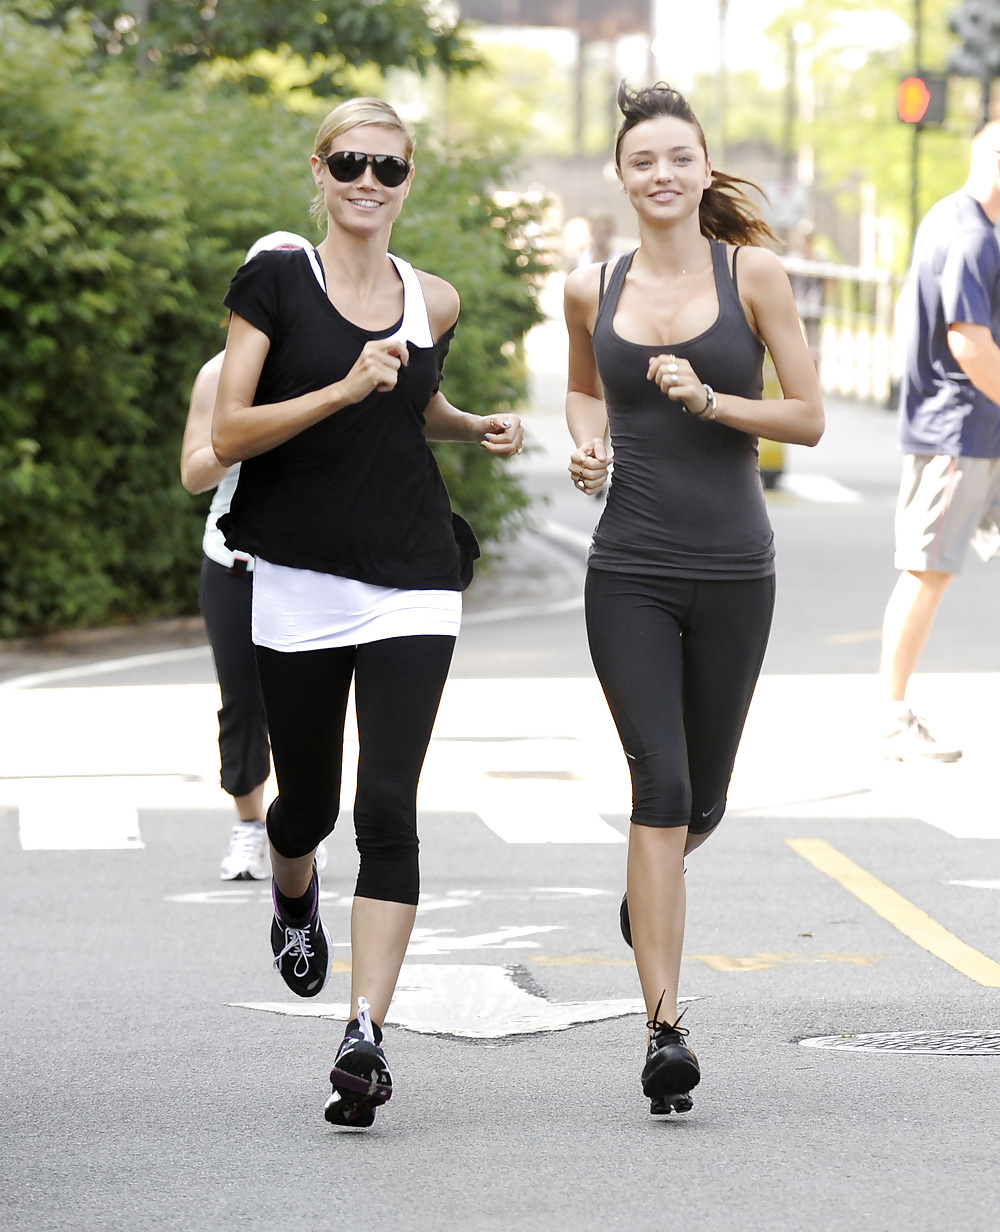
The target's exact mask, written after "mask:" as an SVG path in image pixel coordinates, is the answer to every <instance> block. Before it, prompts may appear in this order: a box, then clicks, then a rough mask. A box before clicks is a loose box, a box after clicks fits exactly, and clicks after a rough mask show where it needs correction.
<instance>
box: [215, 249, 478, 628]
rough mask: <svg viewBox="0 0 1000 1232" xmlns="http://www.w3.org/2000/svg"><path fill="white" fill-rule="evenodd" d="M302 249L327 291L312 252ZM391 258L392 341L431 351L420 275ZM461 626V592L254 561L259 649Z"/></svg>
mask: <svg viewBox="0 0 1000 1232" xmlns="http://www.w3.org/2000/svg"><path fill="white" fill-rule="evenodd" d="M305 251H306V256H307V257H308V258H309V262H310V264H311V265H312V268H313V273H314V274H315V275H316V279H317V281H318V282H319V285H320V286H321V287H322V288H323V289H324V291H325V290H326V283H325V281H324V279H323V269H322V266H321V265H320V263H319V261H318V259H317V257H316V252H315V249H312V248H307V249H306V250H305ZM389 257H390V259H391V261H392V263H393V264H394V265H395V267H396V270H397V272H398V273H399V277H400V280H401V281H402V283H403V321H402V324H401V325H400V327H399V329H398V330H397V331H396V333H394V334H393V335H392V337H393V338H402V339H403V341H404V342H412V343H413V345H414V346H419V347H430V346H433V345H434V335H433V334H432V333H431V323H430V319H429V318H428V316H427V304H426V303H425V301H424V294H423V290H422V289H421V286H420V280H419V279H418V278H417V274H416V271H415V270H414V268H413V266H412V265H409V264H408V263H407V262H406V261H401V260H400V259H399V258H398V257H394V256H393V255H392V253H390V254H389ZM234 469H235V468H234ZM228 477H229V476H228V475H227V476H226V478H227V479H228ZM223 482H225V480H223ZM219 486H220V488H221V486H222V485H221V484H220V485H219ZM213 506H214V502H213ZM461 623H462V593H461V591H458V590H403V589H400V588H399V587H395V586H373V585H372V584H371V583H370V582H359V581H357V580H356V579H354V578H345V577H339V576H338V575H337V574H335V573H318V572H315V571H314V570H312V569H293V568H291V567H290V566H288V565H275V564H272V563H271V562H270V561H267V560H262V559H261V558H260V557H258V559H257V566H256V569H255V571H254V583H253V624H252V637H253V642H254V645H255V646H265V647H267V648H268V649H270V650H284V651H298V650H327V649H331V648H333V647H336V646H359V645H362V644H363V643H365V642H381V641H384V640H385V639H386V638H390V637H421V636H428V635H429V636H443V637H456V636H457V635H458V631H459V628H460V626H461Z"/></svg>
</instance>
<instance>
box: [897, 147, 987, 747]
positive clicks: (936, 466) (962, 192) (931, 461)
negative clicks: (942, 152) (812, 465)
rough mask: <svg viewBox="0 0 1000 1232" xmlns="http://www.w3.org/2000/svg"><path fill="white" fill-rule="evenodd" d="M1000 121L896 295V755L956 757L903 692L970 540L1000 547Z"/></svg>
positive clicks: (921, 235) (919, 246)
mask: <svg viewBox="0 0 1000 1232" xmlns="http://www.w3.org/2000/svg"><path fill="white" fill-rule="evenodd" d="M998 219H1000V124H997V123H992V124H988V125H986V127H985V128H983V129H982V130H981V131H980V132H979V133H978V134H977V136H976V137H975V138H974V140H973V142H972V157H971V163H970V168H969V176H968V179H967V180H966V182H965V185H964V187H962V188H960V189H959V190H958V191H957V192H954V193H952V194H951V195H950V196H947V197H945V198H943V199H942V200H941V201H938V202H937V204H936V205H934V206H932V207H931V209H930V210H929V211H928V212H927V215H926V216H925V218H924V220H923V222H922V223H921V224H920V226H919V228H918V229H917V235H916V240H915V241H914V245H913V257H912V260H911V262H910V270H909V274H908V276H907V286H906V288H905V290H904V293H903V296H902V297H901V300H900V305H901V306H900V324H901V325H902V328H903V331H904V337H905V339H906V363H905V367H904V371H903V377H902V381H901V384H900V393H899V440H900V445H901V447H902V449H903V452H904V455H905V456H904V459H903V476H902V480H901V482H900V488H899V500H898V503H897V505H896V557H895V564H896V568H897V569H899V570H900V574H899V577H898V579H897V581H896V585H895V588H894V589H893V592H892V595H891V596H890V598H889V602H888V605H887V607H886V610H885V620H884V622H883V626H882V660H881V667H880V675H881V679H882V682H883V687H884V690H885V697H886V707H887V713H886V727H885V736H884V745H883V751H884V754H885V756H886V757H887V758H888V759H890V760H893V761H907V760H910V759H917V760H920V759H924V760H928V761H937V762H954V761H957V760H958V759H959V758H960V757H961V756H962V750H961V748H960V747H958V746H957V745H955V744H952V743H948V742H946V741H942V740H939V739H938V738H937V737H936V736H935V735H934V734H933V733H932V731H931V729H930V727H929V725H928V723H927V720H926V719H924V718H923V717H922V716H920V715H919V714H917V713H916V712H915V711H914V710H913V709H912V708H911V707H910V705H909V703H908V702H907V699H906V694H907V688H908V685H909V682H910V677H911V676H912V674H913V672H914V671H915V670H916V666H917V663H918V661H919V659H920V654H921V652H922V650H923V648H924V645H925V644H926V642H927V638H928V636H929V634H930V631H931V626H932V625H933V623H934V616H935V613H936V612H937V609H938V604H939V603H940V602H941V599H942V597H943V596H944V593H945V591H946V590H947V589H948V587H949V585H950V584H951V580H952V578H953V577H954V576H955V574H956V573H958V572H959V571H960V570H961V568H962V564H963V562H964V559H965V555H966V552H967V550H968V547H969V545H970V543H971V545H972V547H973V548H974V549H975V551H976V552H977V554H978V555H979V556H980V557H981V558H982V559H983V560H990V559H991V558H992V557H994V556H996V555H997V554H998V553H1000V347H998V345H997V340H998V338H1000V246H998V244H997V237H996V233H995V231H994V225H995V224H996V222H997V220H998Z"/></svg>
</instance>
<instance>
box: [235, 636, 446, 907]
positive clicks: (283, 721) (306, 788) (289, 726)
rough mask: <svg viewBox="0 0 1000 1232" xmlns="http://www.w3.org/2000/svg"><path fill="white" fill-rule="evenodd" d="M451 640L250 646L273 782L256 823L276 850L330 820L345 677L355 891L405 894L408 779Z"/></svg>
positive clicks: (411, 875)
mask: <svg viewBox="0 0 1000 1232" xmlns="http://www.w3.org/2000/svg"><path fill="white" fill-rule="evenodd" d="M454 649H455V639H454V638H453V637H443V636H424V637H393V638H387V639H386V640H385V641H381V642H367V643H365V644H363V645H361V646H342V647H337V648H335V649H332V650H302V651H295V652H291V653H289V652H285V651H278V650H268V649H266V648H265V647H263V646H258V647H257V669H258V672H259V675H260V683H261V688H262V689H263V691H264V704H265V706H266V708H267V722H268V727H269V728H270V731H271V753H272V755H273V757H274V769H275V774H276V776H277V779H278V791H279V793H280V794H279V796H278V798H277V799H276V800H275V801H274V803H273V804H272V805H271V807H270V808H269V809H268V813H267V833H268V836H269V838H270V840H271V843H272V844H273V846H274V848H275V850H276V851H277V852H278V853H279V855H283V856H285V857H286V859H296V858H297V857H299V856H304V855H306V854H307V853H308V852H310V851H312V850H313V848H314V847H315V846H316V845H317V844H318V843H319V842H320V841H321V840H322V839H324V838H326V836H327V835H328V834H329V833H330V832H331V831H332V830H333V827H334V825H335V823H336V821H337V814H338V813H339V811H340V779H341V771H342V768H343V760H344V718H345V715H346V713H347V699H348V695H349V693H350V689H351V679H352V677H353V679H354V705H355V710H356V711H357V717H358V740H359V743H360V756H359V761H358V791H357V796H356V797H355V802H354V831H355V838H356V841H357V845H358V851H359V852H360V855H361V867H360V869H359V871H358V882H357V887H356V889H355V893H356V894H358V895H359V896H361V897H363V898H378V899H383V900H384V901H387V902H391V903H413V904H415V903H416V902H417V900H418V898H419V895H420V869H419V863H418V858H417V848H418V840H417V779H418V778H419V777H420V769H421V767H422V766H423V763H424V756H425V754H426V752H427V745H428V742H429V741H430V738H431V728H432V727H433V726H434V719H435V716H436V715H437V708H438V703H439V702H440V700H441V690H442V689H443V688H444V682H445V679H446V677H447V675H448V668H449V667H450V665H451V656H452V652H453V651H454Z"/></svg>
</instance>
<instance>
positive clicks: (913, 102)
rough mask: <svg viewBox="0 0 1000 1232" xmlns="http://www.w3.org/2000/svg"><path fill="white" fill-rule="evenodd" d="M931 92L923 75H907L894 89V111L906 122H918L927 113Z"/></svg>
mask: <svg viewBox="0 0 1000 1232" xmlns="http://www.w3.org/2000/svg"><path fill="white" fill-rule="evenodd" d="M930 101H931V92H930V90H928V89H927V83H926V82H925V81H924V79H923V77H907V78H906V79H905V80H904V81H901V82H900V84H899V89H898V90H897V91H896V111H897V112H898V113H899V118H900V119H901V120H905V121H906V123H907V124H919V123H920V121H921V120H922V119H923V118H924V116H925V115H926V114H927V104H928V103H929V102H930Z"/></svg>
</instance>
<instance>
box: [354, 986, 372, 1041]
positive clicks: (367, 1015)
mask: <svg viewBox="0 0 1000 1232" xmlns="http://www.w3.org/2000/svg"><path fill="white" fill-rule="evenodd" d="M358 1026H359V1027H360V1028H361V1034H362V1035H363V1036H364V1037H365V1039H366V1040H367V1041H368V1043H369V1044H374V1043H375V1032H374V1031H373V1030H372V1007H371V1006H370V1005H369V1004H368V1002H367V1001H366V1000H365V998H364V997H358Z"/></svg>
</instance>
